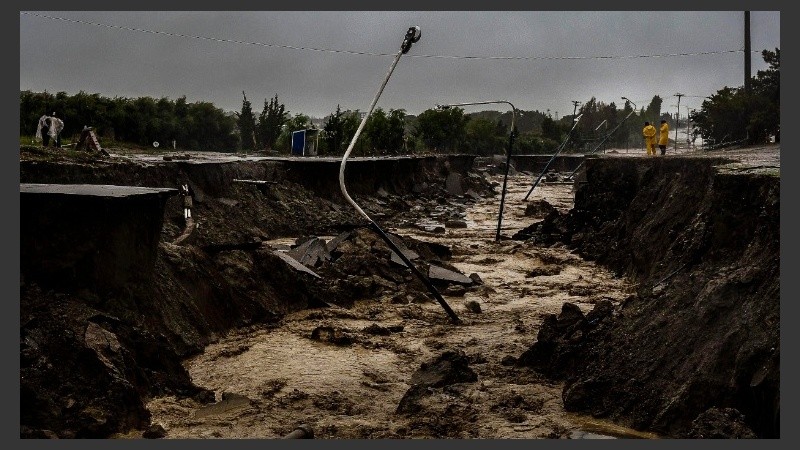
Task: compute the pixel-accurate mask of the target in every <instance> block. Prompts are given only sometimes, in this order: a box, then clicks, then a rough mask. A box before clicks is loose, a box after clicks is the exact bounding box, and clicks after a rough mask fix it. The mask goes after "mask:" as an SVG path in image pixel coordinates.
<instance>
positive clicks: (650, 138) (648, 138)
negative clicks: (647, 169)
mask: <svg viewBox="0 0 800 450" xmlns="http://www.w3.org/2000/svg"><path fill="white" fill-rule="evenodd" d="M642 135H644V142H645V144H646V145H647V156H656V127H654V126H652V125H650V122H645V123H644V129H642Z"/></svg>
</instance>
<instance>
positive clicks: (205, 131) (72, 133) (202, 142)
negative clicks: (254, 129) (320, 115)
mask: <svg viewBox="0 0 800 450" xmlns="http://www.w3.org/2000/svg"><path fill="white" fill-rule="evenodd" d="M53 113H55V114H56V115H57V116H58V117H59V118H61V119H62V120H63V121H64V130H63V131H62V143H69V141H70V140H74V139H76V138H77V137H78V136H80V132H81V130H83V127H84V126H88V127H92V128H93V129H94V130H95V131H96V133H97V134H98V136H99V137H100V138H101V140H102V141H104V142H124V143H131V144H136V145H141V146H146V145H148V146H149V145H152V143H153V142H160V143H165V144H166V143H170V142H171V141H173V140H174V141H176V142H177V143H179V145H180V146H181V148H184V149H191V150H216V151H235V150H236V149H237V147H238V146H239V137H238V132H237V127H236V118H235V115H233V114H230V113H226V112H225V111H223V110H222V109H219V108H217V107H215V106H214V105H213V104H212V103H209V102H196V103H188V102H187V101H186V97H181V98H179V99H177V100H174V101H173V100H170V99H167V98H161V99H154V98H150V97H140V98H136V99H130V98H124V97H115V98H108V97H103V96H101V95H100V94H87V93H85V92H79V93H78V94H75V95H67V94H66V93H65V92H59V93H57V94H55V95H53V94H51V93H48V92H41V93H34V92H31V91H21V92H20V114H19V118H20V123H19V125H20V136H33V135H34V134H35V133H36V127H37V124H38V121H39V117H41V116H42V115H44V114H48V115H49V114H53Z"/></svg>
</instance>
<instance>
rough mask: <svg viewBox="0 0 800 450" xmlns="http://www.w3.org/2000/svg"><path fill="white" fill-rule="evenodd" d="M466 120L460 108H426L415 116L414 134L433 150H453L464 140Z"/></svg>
mask: <svg viewBox="0 0 800 450" xmlns="http://www.w3.org/2000/svg"><path fill="white" fill-rule="evenodd" d="M468 121H469V117H468V116H465V115H464V110H463V109H461V108H457V107H456V108H448V109H444V110H438V109H428V110H426V111H423V112H422V114H420V115H419V117H417V126H416V130H415V131H414V136H415V137H416V138H418V139H420V140H421V141H422V142H423V144H424V145H425V146H427V147H428V148H429V149H433V150H434V151H437V152H439V151H444V152H451V151H455V150H457V149H458V148H459V147H460V146H461V145H463V144H464V141H465V140H466V135H467V132H466V126H467V122H468Z"/></svg>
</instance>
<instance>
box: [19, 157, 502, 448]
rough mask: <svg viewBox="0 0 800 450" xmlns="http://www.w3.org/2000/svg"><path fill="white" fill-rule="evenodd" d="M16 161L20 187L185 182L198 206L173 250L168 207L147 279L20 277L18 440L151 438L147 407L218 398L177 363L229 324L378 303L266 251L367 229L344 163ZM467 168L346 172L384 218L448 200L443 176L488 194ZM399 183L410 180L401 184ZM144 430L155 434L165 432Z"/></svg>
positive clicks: (440, 161) (173, 218)
mask: <svg viewBox="0 0 800 450" xmlns="http://www.w3.org/2000/svg"><path fill="white" fill-rule="evenodd" d="M21 156H22V157H21V161H20V179H21V182H22V183H63V184H110V185H129V186H144V187H170V188H178V187H180V185H181V184H183V183H187V184H189V186H190V188H191V193H192V198H193V207H192V218H193V222H192V223H191V226H192V227H193V229H191V230H189V231H191V232H190V233H189V234H188V237H186V238H185V239H182V240H181V241H180V242H179V243H175V242H174V241H175V240H176V238H177V237H178V236H186V233H185V232H186V231H187V230H185V229H184V228H185V225H186V222H185V221H184V218H183V199H182V198H181V197H180V196H175V197H173V198H171V199H169V200H167V203H166V207H165V213H164V215H165V217H164V227H163V230H162V231H161V243H160V244H159V245H158V253H157V257H156V261H155V268H154V270H153V273H152V278H151V279H150V280H146V281H144V282H142V281H141V280H137V281H136V282H129V283H125V284H123V285H122V286H117V287H116V289H113V290H104V291H102V292H99V291H96V290H93V289H91V288H86V287H80V288H79V287H77V286H76V287H72V288H70V287H69V286H63V285H60V286H55V285H52V286H51V285H48V284H47V281H46V280H41V281H37V282H36V283H33V282H31V280H27V279H26V277H25V274H24V273H23V274H22V280H21V315H20V318H21V325H20V339H21V367H20V381H21V394H22V402H21V417H22V420H21V431H20V435H21V436H22V437H92V438H98V437H108V436H110V435H111V434H113V433H118V432H124V431H126V430H131V429H136V430H143V429H145V428H147V427H148V426H149V413H148V412H147V410H146V408H145V407H144V402H145V401H146V400H147V399H148V398H151V397H153V396H156V395H178V396H191V397H193V398H195V399H196V400H198V401H201V402H202V401H213V400H214V398H213V393H211V394H210V393H208V392H206V391H205V390H203V389H198V388H196V387H194V386H193V385H192V384H191V383H190V380H189V376H188V374H187V373H186V371H185V369H184V368H183V367H182V366H181V364H180V362H179V361H180V360H181V359H182V358H183V357H186V356H187V355H191V354H194V353H196V352H198V351H199V350H201V349H202V348H203V347H204V346H205V345H207V344H208V343H210V342H213V341H214V340H216V339H218V338H219V337H220V336H222V335H224V334H225V333H227V332H228V331H230V330H232V329H234V328H239V327H243V326H248V325H250V324H258V323H260V324H264V323H274V322H276V321H278V320H279V319H280V317H281V316H282V315H283V314H285V313H286V312H289V311H296V310H299V309H304V308H307V307H309V306H317V305H321V304H323V302H327V303H339V304H347V303H352V301H354V300H355V299H357V298H360V297H359V296H361V295H369V294H370V289H369V288H370V286H367V288H368V289H364V290H359V289H356V288H355V287H353V286H349V287H350V289H347V287H348V286H344V287H343V288H342V289H338V290H336V289H330V286H327V285H326V284H325V283H324V282H322V281H320V280H318V279H316V278H315V277H313V276H312V275H310V274H308V273H305V272H303V271H298V270H297V269H296V268H293V267H292V266H291V265H289V264H287V263H286V261H285V260H284V259H282V258H281V257H279V256H278V255H277V254H276V253H275V252H274V251H273V250H274V249H272V248H270V247H269V246H267V245H264V244H263V241H264V240H266V239H273V238H277V237H282V236H309V235H336V234H338V233H339V232H340V231H342V230H343V229H344V230H349V229H354V228H358V227H360V226H363V225H364V221H363V219H361V218H359V217H358V216H357V215H356V214H355V212H354V211H353V210H352V208H351V207H349V205H347V204H346V203H345V202H344V198H343V197H342V196H341V194H340V193H338V178H337V177H338V164H330V163H320V165H319V166H316V165H315V166H313V168H308V167H306V165H304V164H303V163H302V162H299V161H298V162H290V163H287V162H281V161H277V160H262V161H241V162H222V163H198V162H191V161H188V162H187V161H169V162H146V161H143V160H136V159H125V158H114V157H112V158H102V159H92V158H81V159H80V160H69V159H64V158H62V157H61V155H44V157H42V155H41V154H37V155H34V156H35V157H32V158H27V157H26V154H25V152H22V155H21ZM52 159H60V160H57V161H53V160H52ZM471 161H472V160H471V157H456V158H453V159H452V160H450V159H448V158H446V157H445V158H419V159H412V158H408V159H405V160H402V161H400V162H397V161H394V162H392V161H373V162H370V163H368V164H367V166H365V167H360V166H359V164H360V163H359V162H355V163H353V162H349V163H348V167H347V177H348V180H349V181H348V187H349V188H350V189H351V191H350V192H351V194H353V196H354V197H356V198H357V199H358V200H359V201H360V202H361V203H362V205H363V206H364V208H365V210H367V211H368V212H371V213H375V214H376V218H377V217H380V218H387V219H389V218H391V217H392V216H393V215H394V214H396V213H398V212H400V211H404V210H406V209H408V208H409V207H410V204H409V201H410V200H411V199H412V197H420V196H421V197H422V198H430V199H445V198H446V197H447V195H448V194H447V190H446V186H445V180H446V179H448V178H452V176H455V175H457V176H458V179H459V183H460V184H461V186H460V188H463V189H464V190H467V189H469V188H472V189H477V190H483V191H487V190H488V189H490V187H489V185H488V182H486V181H485V180H484V179H483V178H482V177H479V176H476V175H471V174H467V170H468V169H469V167H470V165H471ZM367 169H368V170H367ZM396 173H401V174H402V176H401V177H398V178H395V175H396ZM234 180H250V181H252V180H255V181H262V182H264V183H251V182H241V181H234ZM375 190H380V193H379V195H378V196H375V195H373V194H374V192H375ZM439 203H446V200H442V201H440V202H439ZM74 213H76V214H92V211H91V210H88V211H75V212H74ZM62 220H69V217H64V218H63V219H62ZM25 232H26V230H22V233H23V234H24V233H25ZM53 232H54V233H57V232H58V230H53ZM22 251H24V249H23V250H22ZM209 394H210V395H209ZM149 433H150V435H151V436H153V437H158V436H159V432H158V430H149Z"/></svg>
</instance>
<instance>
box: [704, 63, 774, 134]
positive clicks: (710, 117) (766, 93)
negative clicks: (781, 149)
mask: <svg viewBox="0 0 800 450" xmlns="http://www.w3.org/2000/svg"><path fill="white" fill-rule="evenodd" d="M762 57H763V58H764V62H766V63H767V64H769V68H767V70H760V71H758V72H757V73H756V76H755V77H754V78H753V82H752V90H751V92H750V93H749V94H748V93H747V92H745V90H744V89H743V88H742V87H739V88H732V87H728V86H725V87H724V88H722V89H720V90H719V91H717V93H716V94H714V95H712V96H710V97H709V98H708V99H707V100H705V101H703V104H702V106H701V108H700V111H697V112H695V113H694V115H693V116H692V120H693V121H694V124H695V131H696V132H697V133H699V134H700V135H701V136H702V137H703V139H705V140H711V141H713V142H716V143H723V142H738V141H746V142H747V143H749V144H758V143H765V142H767V140H768V138H769V136H770V135H773V136H775V140H776V142H779V141H780V49H777V48H776V49H775V51H774V52H772V51H769V50H764V51H763V52H762Z"/></svg>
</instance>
